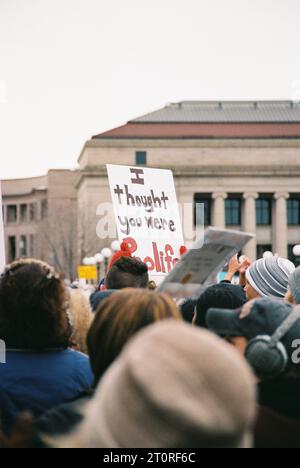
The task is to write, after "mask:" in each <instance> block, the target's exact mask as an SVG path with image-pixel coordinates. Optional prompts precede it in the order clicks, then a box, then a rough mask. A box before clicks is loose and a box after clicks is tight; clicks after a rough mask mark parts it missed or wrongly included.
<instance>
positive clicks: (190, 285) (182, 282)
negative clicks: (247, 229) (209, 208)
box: [159, 228, 254, 297]
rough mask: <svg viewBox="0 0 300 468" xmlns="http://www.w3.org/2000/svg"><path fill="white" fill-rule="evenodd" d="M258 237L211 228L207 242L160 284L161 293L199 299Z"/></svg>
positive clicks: (200, 240) (194, 249) (206, 236)
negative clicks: (216, 278) (249, 243)
mask: <svg viewBox="0 0 300 468" xmlns="http://www.w3.org/2000/svg"><path fill="white" fill-rule="evenodd" d="M253 237H254V235H253V234H248V233H243V232H237V231H229V230H221V229H215V228H208V229H207V230H206V231H205V237H204V245H203V247H202V248H201V245H202V244H203V239H202V238H201V239H199V240H198V241H197V242H196V243H195V244H194V245H193V247H192V248H191V249H190V250H189V251H188V252H187V253H186V255H184V257H183V258H182V259H181V260H180V261H179V262H178V263H177V265H176V266H175V268H174V269H173V270H172V271H171V272H170V274H169V275H168V276H167V277H166V278H165V279H164V281H163V283H162V284H161V285H160V288H159V290H160V291H167V292H168V293H169V294H171V295H172V296H173V297H192V296H198V295H199V294H200V293H201V291H202V290H203V289H205V288H206V287H207V286H208V285H209V284H210V283H213V282H215V276H216V275H217V274H218V273H219V272H220V270H222V268H223V267H224V266H225V265H226V263H227V262H228V261H229V260H230V259H231V258H232V257H233V256H234V255H235V254H236V253H238V252H240V251H241V250H242V249H243V247H244V246H245V245H246V244H247V243H248V242H249V241H250V240H251V239H252V238H253Z"/></svg>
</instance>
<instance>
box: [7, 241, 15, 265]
mask: <svg viewBox="0 0 300 468" xmlns="http://www.w3.org/2000/svg"><path fill="white" fill-rule="evenodd" d="M16 256H17V241H16V236H9V238H8V261H9V262H13V261H14V260H15V259H16Z"/></svg>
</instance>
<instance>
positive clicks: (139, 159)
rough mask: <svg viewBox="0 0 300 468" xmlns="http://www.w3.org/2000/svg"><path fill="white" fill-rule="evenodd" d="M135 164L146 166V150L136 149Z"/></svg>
mask: <svg viewBox="0 0 300 468" xmlns="http://www.w3.org/2000/svg"><path fill="white" fill-rule="evenodd" d="M135 164H136V165H137V166H146V164H147V152H146V151H136V153H135Z"/></svg>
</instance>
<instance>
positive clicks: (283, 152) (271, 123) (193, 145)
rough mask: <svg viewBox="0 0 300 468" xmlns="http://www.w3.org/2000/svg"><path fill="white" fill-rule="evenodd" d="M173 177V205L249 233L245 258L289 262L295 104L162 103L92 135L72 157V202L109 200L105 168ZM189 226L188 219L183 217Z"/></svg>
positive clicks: (298, 227)
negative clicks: (200, 210) (136, 168)
mask: <svg viewBox="0 0 300 468" xmlns="http://www.w3.org/2000/svg"><path fill="white" fill-rule="evenodd" d="M106 163H111V164H125V165H135V164H137V165H146V166H149V167H159V168H170V169H172V170H173V173H174V177H175V184H176V190H177V196H178V201H179V202H180V203H190V204H192V206H194V210H193V211H194V213H193V214H195V213H196V212H197V209H196V205H197V203H204V204H205V222H206V225H212V226H216V227H220V228H224V227H228V228H230V229H235V230H244V231H248V232H253V233H255V234H256V238H255V240H253V241H252V242H251V243H249V244H248V246H247V247H246V252H245V253H246V254H247V255H249V256H250V258H251V259H255V258H257V257H260V256H261V255H262V254H263V252H264V251H266V250H271V251H273V252H274V253H278V254H279V255H281V256H284V257H287V256H289V257H290V258H291V259H293V255H292V249H293V247H294V245H295V244H299V243H300V104H299V103H293V102H282V101H279V102H276V101H275V102H273V101H272V102H269V101H267V102H199V101H192V102H190V101H188V102H180V103H175V104H170V105H167V106H166V107H164V108H163V109H159V110H157V111H155V112H152V113H150V114H147V115H145V116H142V117H139V118H137V119H135V120H131V121H129V122H128V123H127V124H126V125H124V126H122V127H119V128H116V129H113V130H111V131H108V132H105V133H101V134H99V135H96V136H94V137H93V138H92V139H91V140H89V141H87V142H86V144H85V145H84V148H83V150H82V153H81V155H80V157H79V169H80V179H79V182H78V200H79V210H80V209H81V207H80V205H82V206H83V210H85V208H84V207H85V206H87V205H88V206H89V210H90V211H91V216H94V213H95V210H96V205H97V204H98V203H99V201H101V200H110V195H109V190H108V185H107V178H106V171H105V164H106ZM190 219H191V223H193V222H195V221H196V216H193V215H192V214H191V217H190Z"/></svg>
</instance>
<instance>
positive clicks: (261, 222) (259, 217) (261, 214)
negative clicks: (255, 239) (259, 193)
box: [256, 198, 272, 226]
mask: <svg viewBox="0 0 300 468" xmlns="http://www.w3.org/2000/svg"><path fill="white" fill-rule="evenodd" d="M256 224H257V226H271V224H272V200H271V199H268V198H258V200H256Z"/></svg>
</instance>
